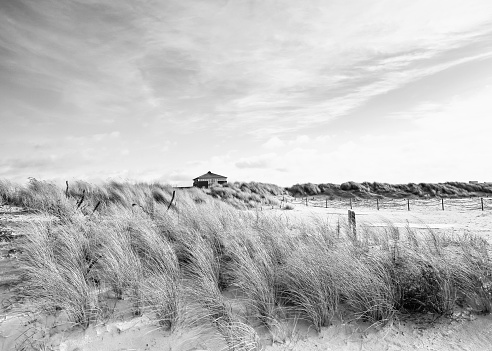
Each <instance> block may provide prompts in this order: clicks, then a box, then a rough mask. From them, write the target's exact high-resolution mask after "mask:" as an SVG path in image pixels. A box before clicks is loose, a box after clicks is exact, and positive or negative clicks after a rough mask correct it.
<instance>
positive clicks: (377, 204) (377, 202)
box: [376, 198, 379, 211]
mask: <svg viewBox="0 0 492 351" xmlns="http://www.w3.org/2000/svg"><path fill="white" fill-rule="evenodd" d="M376 206H377V208H378V211H379V199H378V198H376Z"/></svg>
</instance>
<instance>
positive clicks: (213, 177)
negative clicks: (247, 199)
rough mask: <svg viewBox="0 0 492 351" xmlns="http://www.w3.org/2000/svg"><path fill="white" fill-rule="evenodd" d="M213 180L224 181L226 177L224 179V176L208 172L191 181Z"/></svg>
mask: <svg viewBox="0 0 492 351" xmlns="http://www.w3.org/2000/svg"><path fill="white" fill-rule="evenodd" d="M198 178H200V179H215V178H224V179H227V177H224V176H221V175H218V174H215V173H212V172H210V171H208V172H207V173H205V174H203V175H201V176H199V177H196V178H195V179H193V180H196V179H198Z"/></svg>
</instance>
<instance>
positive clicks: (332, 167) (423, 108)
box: [0, 0, 492, 185]
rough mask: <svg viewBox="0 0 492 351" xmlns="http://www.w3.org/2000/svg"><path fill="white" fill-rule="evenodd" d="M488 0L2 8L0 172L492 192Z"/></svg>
mask: <svg viewBox="0 0 492 351" xmlns="http://www.w3.org/2000/svg"><path fill="white" fill-rule="evenodd" d="M491 120H492V1H491V0H412V1H409V0H371V1H365V0H325V1H322V0H302V1H299V0H282V1H280V0H195V1H192V0H161V1H151V0H140V1H136V0H118V1H114V0H79V1H77V0H67V1H60V0H1V1H0V178H7V179H12V180H16V181H24V180H26V179H27V177H30V176H32V177H35V178H38V179H59V180H65V179H68V180H73V179H89V180H93V179H102V180H105V179H118V180H123V179H130V180H144V181H151V180H161V181H165V182H169V183H171V184H176V185H187V184H191V179H192V178H194V177H196V176H199V175H201V174H203V173H205V172H207V171H209V170H210V171H212V172H214V173H218V174H222V175H225V176H228V177H229V179H230V180H244V181H251V180H255V181H262V182H270V183H276V184H279V185H292V184H295V183H298V182H315V183H321V182H323V183H326V182H332V183H341V182H344V181H348V180H354V181H381V182H392V183H408V182H417V183H418V182H443V181H454V180H457V181H469V180H479V181H492V162H490V155H491V152H492V127H491V126H492V123H491Z"/></svg>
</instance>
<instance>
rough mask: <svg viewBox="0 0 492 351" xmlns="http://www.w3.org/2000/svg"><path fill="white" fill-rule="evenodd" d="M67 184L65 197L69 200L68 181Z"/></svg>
mask: <svg viewBox="0 0 492 351" xmlns="http://www.w3.org/2000/svg"><path fill="white" fill-rule="evenodd" d="M65 183H67V189H66V190H65V197H67V198H68V180H66V181H65Z"/></svg>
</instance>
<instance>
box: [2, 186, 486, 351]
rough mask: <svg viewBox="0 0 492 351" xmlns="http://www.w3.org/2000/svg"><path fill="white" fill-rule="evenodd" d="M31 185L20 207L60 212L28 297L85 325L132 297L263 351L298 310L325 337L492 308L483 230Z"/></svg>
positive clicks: (29, 261) (160, 319) (154, 193)
mask: <svg viewBox="0 0 492 351" xmlns="http://www.w3.org/2000/svg"><path fill="white" fill-rule="evenodd" d="M4 188H7V190H2V191H3V192H4V194H7V192H9V191H10V190H8V189H11V188H10V187H9V186H3V188H2V189H4ZM26 191H29V193H26V194H28V195H26V196H27V199H24V200H19V199H17V201H20V203H31V205H32V204H34V203H37V205H32V206H36V207H37V208H38V209H39V210H40V211H41V210H42V211H45V212H47V213H48V214H51V216H49V217H47V218H50V220H47V221H43V222H36V223H32V224H31V225H29V226H27V227H26V228H25V235H24V236H23V239H22V240H23V241H22V242H21V243H20V249H21V252H22V254H21V256H20V263H21V266H22V270H23V275H24V283H23V291H24V297H25V301H26V303H31V304H32V305H33V306H34V307H35V308H36V309H38V310H39V311H44V312H46V313H54V312H55V311H59V310H64V311H65V312H66V313H67V315H68V316H69V318H70V319H71V320H72V321H73V322H74V323H76V324H79V325H82V326H84V327H87V326H88V325H90V324H91V323H94V322H96V321H98V320H101V318H103V315H104V313H103V312H105V308H106V307H105V306H106V305H105V304H106V301H107V300H108V299H127V300H129V301H131V303H132V312H133V313H134V314H141V313H144V314H147V315H149V316H150V317H151V318H153V319H154V320H155V322H156V324H158V325H159V326H160V328H162V329H164V330H169V331H170V332H171V333H175V332H176V331H178V330H180V329H186V328H195V327H197V326H199V325H200V324H205V325H208V326H209V327H210V328H212V329H214V330H215V331H216V333H217V335H218V336H219V337H220V338H221V340H222V341H223V344H224V345H225V346H226V348H227V349H230V350H253V349H257V348H259V347H260V346H261V345H260V343H259V341H258V338H259V336H258V333H260V331H261V330H271V331H272V333H273V330H274V329H275V328H276V327H277V326H278V325H280V324H281V323H282V322H285V320H288V319H289V318H296V319H303V320H305V321H307V322H309V323H310V324H312V326H313V327H314V329H315V330H317V331H320V330H321V329H322V328H323V327H324V326H327V325H329V324H330V323H332V322H333V321H334V320H337V319H339V318H342V319H345V320H364V321H370V322H372V323H387V322H389V321H391V320H394V319H395V318H398V316H399V315H402V314H417V315H418V314H420V313H435V314H440V315H449V314H451V313H452V312H453V310H454V309H455V308H457V307H459V306H461V307H468V308H472V309H473V310H474V311H476V312H477V313H488V312H490V311H491V307H492V273H491V272H492V261H491V259H490V257H489V252H490V246H489V244H488V243H487V242H485V241H484V240H482V239H480V238H479V237H474V236H447V235H444V234H438V233H435V232H432V231H431V230H427V231H423V232H418V231H415V230H413V229H411V228H404V229H400V228H396V227H391V226H390V227H387V228H386V229H374V228H372V229H371V228H364V227H363V226H360V227H359V231H358V233H357V236H355V235H353V233H352V232H350V231H349V228H348V226H347V225H346V224H344V223H342V225H341V227H340V229H338V228H337V229H336V230H335V228H331V227H330V224H329V222H327V221H326V220H325V219H323V218H306V219H304V220H299V221H297V222H296V221H292V222H291V223H290V224H288V223H286V222H285V220H283V219H282V218H281V217H276V216H274V215H269V214H268V212H267V211H263V212H258V211H257V212H254V211H241V210H238V209H236V208H233V207H232V206H230V205H229V204H227V203H224V202H222V201H219V200H216V199H213V198H212V197H209V196H207V195H206V194H205V193H204V192H203V191H201V190H197V189H191V190H190V191H182V192H181V191H180V192H179V193H178V196H177V204H176V202H175V200H174V201H173V203H172V204H171V206H169V204H170V201H171V197H172V189H171V188H169V187H165V186H160V185H155V184H150V185H149V184H136V185H130V184H124V185H121V184H115V183H110V184H104V185H101V186H97V187H96V186H94V187H91V186H90V185H89V184H85V183H80V184H77V185H73V188H72V190H71V191H73V194H71V195H70V197H69V198H66V197H64V196H65V194H64V192H63V191H61V189H58V190H56V189H54V188H53V187H52V186H51V185H46V184H41V185H40V184H36V185H30V187H29V188H28V190H26ZM80 191H82V193H80ZM84 191H85V192H84ZM16 192H18V190H15V191H13V193H14V195H12V191H10V192H9V194H10V195H5V196H4V199H11V198H12V196H13V197H14V198H15V196H16V195H15V194H17V193H16ZM82 194H85V197H86V198H85V200H84V202H85V201H87V203H88V204H89V203H90V204H91V205H92V204H94V202H95V201H96V200H97V201H98V202H99V201H105V203H104V206H103V207H102V208H101V209H100V210H98V211H97V212H95V213H92V212H93V211H89V210H87V211H85V212H84V211H82V210H80V206H77V203H75V204H74V203H73V202H74V201H73V200H72V199H79V200H80V198H81V196H82ZM55 200H56V201H58V200H60V201H62V200H63V201H66V208H67V211H66V213H65V214H63V215H59V216H57V217H53V213H52V212H51V209H50V207H49V206H50V205H49V204H53V203H56V201H55ZM8 201H10V200H8ZM29 201H31V202H29ZM32 201H34V202H32ZM36 201H38V202H36ZM53 201H55V202H53ZM79 202H80V201H79ZM60 203H61V202H60ZM43 204H48V205H43ZM133 204H136V205H135V206H133Z"/></svg>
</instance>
